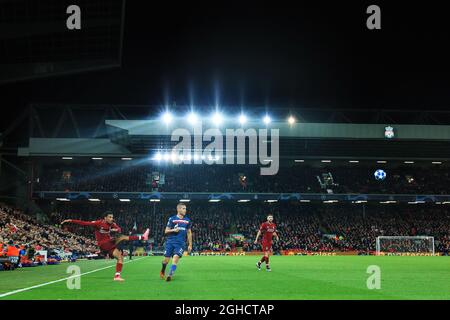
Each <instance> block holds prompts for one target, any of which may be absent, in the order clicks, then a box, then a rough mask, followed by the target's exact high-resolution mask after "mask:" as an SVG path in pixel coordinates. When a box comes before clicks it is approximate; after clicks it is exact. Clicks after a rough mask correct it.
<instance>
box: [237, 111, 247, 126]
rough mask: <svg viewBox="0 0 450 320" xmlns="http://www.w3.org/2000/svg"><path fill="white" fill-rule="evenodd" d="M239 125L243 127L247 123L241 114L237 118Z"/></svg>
mask: <svg viewBox="0 0 450 320" xmlns="http://www.w3.org/2000/svg"><path fill="white" fill-rule="evenodd" d="M238 120H239V123H240V124H241V125H244V124H246V123H247V117H246V116H245V114H241V115H240V116H239V119H238Z"/></svg>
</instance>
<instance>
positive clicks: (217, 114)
mask: <svg viewBox="0 0 450 320" xmlns="http://www.w3.org/2000/svg"><path fill="white" fill-rule="evenodd" d="M211 121H212V123H214V124H215V125H216V126H219V125H221V124H222V122H223V115H222V114H221V113H220V112H215V113H214V114H213V115H212V116H211Z"/></svg>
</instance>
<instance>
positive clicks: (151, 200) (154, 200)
mask: <svg viewBox="0 0 450 320" xmlns="http://www.w3.org/2000/svg"><path fill="white" fill-rule="evenodd" d="M160 201H161V200H160V199H150V202H160Z"/></svg>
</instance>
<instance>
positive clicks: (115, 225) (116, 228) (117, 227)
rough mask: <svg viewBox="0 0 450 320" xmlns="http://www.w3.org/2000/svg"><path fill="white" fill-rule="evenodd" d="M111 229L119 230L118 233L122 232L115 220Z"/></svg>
mask: <svg viewBox="0 0 450 320" xmlns="http://www.w3.org/2000/svg"><path fill="white" fill-rule="evenodd" d="M111 231H114V232H117V233H121V232H122V229H121V228H120V227H119V226H118V225H117V224H116V223H115V222H114V223H113V224H112V226H111Z"/></svg>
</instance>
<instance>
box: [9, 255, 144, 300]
mask: <svg viewBox="0 0 450 320" xmlns="http://www.w3.org/2000/svg"><path fill="white" fill-rule="evenodd" d="M142 259H144V257H142V258H139V259H134V260H128V261H126V262H124V264H127V263H130V262H134V261H139V260H142ZM115 266H116V265H115V264H113V265H111V266H107V267H103V268H99V269H95V270H91V271H88V272H84V273H81V274H78V275H75V276H69V277H66V278H63V279H58V280H53V281H49V282H45V283H41V284H37V285H35V286H31V287H28V288H23V289H17V290H14V291H10V292H6V293H2V294H0V298H4V297H7V296H11V295H13V294H16V293H20V292H24V291H29V290H32V289H36V288H40V287H44V286H48V285H49V284H53V283H57V282H61V281H66V280H69V279H74V278H77V277H81V276H84V275H87V274H90V273H94V272H97V271H101V270H105V269H108V268H112V267H115Z"/></svg>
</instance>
